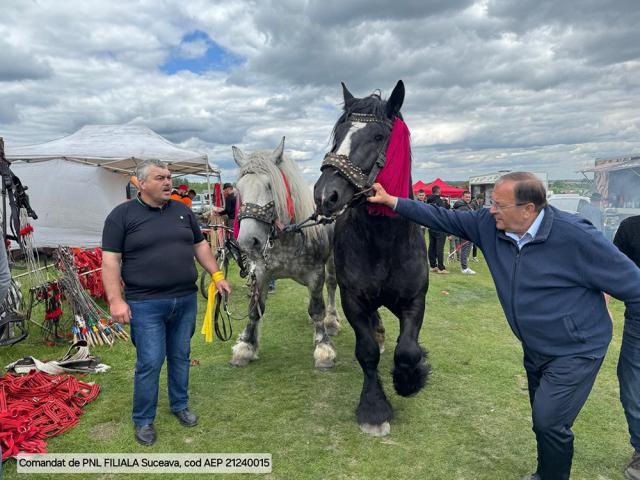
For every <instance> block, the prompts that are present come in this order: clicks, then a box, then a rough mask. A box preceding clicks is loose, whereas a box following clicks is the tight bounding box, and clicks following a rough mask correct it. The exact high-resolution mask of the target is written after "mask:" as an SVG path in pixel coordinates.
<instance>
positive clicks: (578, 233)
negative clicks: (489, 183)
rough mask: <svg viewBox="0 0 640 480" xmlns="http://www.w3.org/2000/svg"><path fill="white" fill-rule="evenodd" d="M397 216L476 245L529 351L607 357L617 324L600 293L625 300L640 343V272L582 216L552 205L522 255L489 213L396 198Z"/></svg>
mask: <svg viewBox="0 0 640 480" xmlns="http://www.w3.org/2000/svg"><path fill="white" fill-rule="evenodd" d="M396 212H398V213H399V214H400V215H402V216H404V217H406V218H408V219H410V220H413V221H414V222H417V223H419V224H422V225H426V226H427V227H429V228H435V229H438V230H443V231H445V232H449V233H452V234H454V235H457V236H459V237H463V238H467V239H469V240H471V241H472V242H473V243H475V244H476V245H478V247H479V248H480V249H481V250H482V253H483V254H484V257H485V259H486V261H487V265H488V266H489V270H490V271H491V275H492V276H493V281H494V282H495V285H496V290H497V292H498V298H499V299H500V303H501V304H502V308H503V309H504V313H505V315H506V317H507V320H508V322H509V325H510V326H511V329H512V330H513V333H514V334H515V335H516V336H517V337H518V339H519V340H520V341H521V342H522V344H523V347H524V348H526V349H530V350H533V351H535V352H538V353H541V354H543V355H549V356H565V355H588V356H592V355H593V356H596V357H602V356H604V355H605V353H606V351H607V347H608V345H609V342H610V341H611V331H612V325H611V320H610V318H609V314H608V312H607V307H606V305H605V302H604V297H603V295H602V292H607V293H609V294H610V295H612V296H613V297H615V298H617V299H619V300H622V301H624V302H625V305H626V311H625V320H626V321H625V332H629V334H631V335H633V336H635V337H640V269H639V268H638V267H637V266H636V265H635V264H634V263H633V262H632V261H631V260H629V258H627V257H626V256H625V255H624V254H622V253H621V252H620V251H619V250H618V249H617V248H616V247H615V246H614V245H613V244H612V243H611V242H609V241H608V240H607V239H605V238H604V236H603V235H602V234H601V233H600V232H598V231H597V230H596V229H595V228H594V227H593V226H592V225H591V224H590V223H589V222H587V221H586V220H584V219H582V218H580V217H578V216H577V215H572V214H569V213H566V212H562V211H560V210H558V209H556V208H554V207H552V206H547V207H546V208H545V215H544V218H543V220H542V224H541V225H540V229H539V230H538V233H537V235H536V237H535V239H534V240H532V241H531V242H529V243H528V244H526V245H525V246H523V247H522V249H521V250H518V247H517V246H516V243H515V241H514V240H513V239H511V238H509V237H508V236H506V235H505V233H504V231H502V230H498V229H497V228H496V222H495V220H494V218H493V216H492V215H491V214H490V212H489V209H486V208H484V209H481V210H477V211H472V212H461V211H456V210H445V209H443V208H438V207H434V206H432V205H427V204H424V203H422V202H416V201H413V200H408V199H398V204H397V206H396Z"/></svg>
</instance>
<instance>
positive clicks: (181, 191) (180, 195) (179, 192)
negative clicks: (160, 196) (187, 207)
mask: <svg viewBox="0 0 640 480" xmlns="http://www.w3.org/2000/svg"><path fill="white" fill-rule="evenodd" d="M188 189H189V187H187V186H186V185H184V184H183V185H178V187H177V188H175V189H174V190H173V191H172V192H171V200H176V201H178V202H182V203H184V201H183V199H184V197H186V196H187V190H188Z"/></svg>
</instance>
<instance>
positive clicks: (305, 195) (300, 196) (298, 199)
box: [238, 150, 328, 242]
mask: <svg viewBox="0 0 640 480" xmlns="http://www.w3.org/2000/svg"><path fill="white" fill-rule="evenodd" d="M272 157H273V152H271V151H268V150H263V151H257V152H253V153H252V154H250V155H249V157H248V159H247V162H246V163H244V164H243V165H242V166H241V167H240V176H239V177H238V180H240V179H241V178H242V177H243V176H245V175H247V174H251V173H255V174H261V175H265V176H266V177H267V178H268V179H269V183H270V184H271V188H272V193H273V200H274V202H275V204H276V205H275V207H276V213H277V214H278V218H280V219H281V220H282V221H284V220H285V219H288V218H289V213H288V211H287V188H286V186H285V184H284V180H283V177H282V174H283V173H284V175H285V176H286V177H287V182H288V184H289V191H290V193H291V198H292V200H293V209H294V218H293V222H301V221H303V220H305V219H306V218H307V217H309V216H310V215H311V214H312V213H313V211H314V209H315V204H314V202H313V194H312V193H311V191H310V190H309V187H308V186H307V184H306V183H305V181H304V178H303V177H302V174H301V172H300V169H299V168H298V166H297V165H296V164H295V162H293V161H292V160H291V159H290V158H289V157H288V156H287V155H283V158H282V161H281V162H280V164H279V165H278V166H276V164H275V163H273V160H272ZM303 234H304V236H305V238H306V239H307V240H309V241H312V242H318V241H322V239H320V237H321V236H324V240H325V241H328V238H327V237H326V235H327V233H326V229H325V228H321V227H319V226H314V227H310V228H306V229H305V230H304V232H303Z"/></svg>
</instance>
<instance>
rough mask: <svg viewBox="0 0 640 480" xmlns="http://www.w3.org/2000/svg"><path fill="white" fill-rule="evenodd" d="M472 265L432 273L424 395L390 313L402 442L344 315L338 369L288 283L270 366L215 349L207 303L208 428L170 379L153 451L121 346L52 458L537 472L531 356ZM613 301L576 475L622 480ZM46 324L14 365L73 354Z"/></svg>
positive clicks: (266, 349)
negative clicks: (173, 391) (374, 402)
mask: <svg viewBox="0 0 640 480" xmlns="http://www.w3.org/2000/svg"><path fill="white" fill-rule="evenodd" d="M472 268H474V269H476V270H477V271H478V275H476V276H475V277H468V276H464V275H461V274H460V273H459V269H458V268H456V266H455V264H454V265H452V266H451V270H452V274H451V275H446V276H445V275H432V276H431V285H430V288H429V294H428V302H427V312H426V314H425V322H424V326H423V329H422V333H421V342H422V344H423V345H424V346H425V347H426V348H427V349H428V350H429V356H430V362H431V364H432V366H433V374H432V376H431V378H430V380H429V383H428V384H427V386H426V388H425V389H424V390H422V391H421V392H420V393H419V394H418V395H417V396H415V397H413V398H402V397H399V396H398V395H396V394H395V392H394V391H393V387H392V382H391V378H390V373H389V372H390V370H391V367H392V357H393V348H394V346H395V345H394V344H395V338H396V336H397V332H398V322H397V320H396V319H395V317H393V316H392V315H391V314H390V313H389V312H388V311H386V310H384V311H382V316H383V319H384V321H385V327H386V329H387V342H386V346H387V351H386V352H385V353H384V354H383V355H382V359H381V362H380V374H381V377H382V379H383V382H384V384H385V386H386V392H387V395H388V396H389V399H390V401H391V403H392V404H393V406H394V409H395V412H396V418H395V419H394V420H393V422H392V424H391V435H390V436H389V437H386V438H383V439H380V438H371V437H368V436H366V435H364V434H362V433H360V430H359V429H358V426H357V424H356V422H355V414H354V411H355V407H356V403H357V401H358V398H359V395H360V389H361V386H362V374H361V370H360V367H359V366H358V364H357V362H356V360H355V358H354V355H353V350H354V335H353V332H352V330H351V328H350V327H349V326H348V324H347V323H346V320H344V317H342V319H343V329H342V331H341V332H340V333H339V334H338V336H337V337H336V338H335V340H334V341H335V345H336V348H337V352H338V358H337V363H336V366H335V368H333V369H332V370H330V371H317V370H315V369H314V368H313V358H312V350H313V348H312V347H313V340H312V339H313V336H312V328H311V326H310V324H309V323H308V320H307V314H306V309H307V303H306V302H307V299H308V294H307V291H306V289H304V288H303V287H300V286H299V285H297V284H295V283H294V282H293V281H288V280H281V281H278V287H277V291H276V292H275V293H274V294H273V295H271V296H270V298H269V302H268V305H267V313H266V317H265V319H264V326H263V329H262V336H261V339H262V343H261V351H260V359H259V360H258V361H256V362H253V363H252V364H250V365H249V366H248V367H246V368H233V367H230V366H229V365H228V363H227V362H228V360H229V357H230V348H231V346H232V342H227V343H222V342H220V341H219V340H217V339H216V340H214V342H213V343H211V344H206V343H205V342H204V340H203V339H202V336H201V335H200V333H199V331H200V325H201V322H202V317H203V315H204V307H205V303H204V301H202V300H200V310H199V313H198V327H197V330H196V335H195V336H194V338H193V341H192V358H194V359H198V360H199V361H200V365H199V366H196V367H193V368H192V370H191V380H190V382H191V383H190V385H191V386H190V391H191V407H192V409H193V410H194V411H195V412H197V413H198V414H199V416H200V422H199V424H198V426H197V427H195V428H192V429H187V428H183V427H181V426H180V425H179V424H178V422H177V420H176V419H175V418H174V417H173V416H172V415H171V414H170V413H169V409H168V402H167V394H166V376H165V373H164V371H163V374H162V377H161V390H160V398H159V404H158V415H157V419H156V428H157V430H158V435H159V438H158V442H157V443H156V445H154V446H153V447H151V448H145V447H142V446H139V445H138V444H137V443H136V442H135V441H134V438H133V427H132V424H131V420H130V414H131V396H132V380H133V369H134V363H135V351H134V349H133V347H132V346H131V345H130V344H126V343H124V342H120V343H119V344H117V345H116V346H114V348H113V349H111V350H109V349H108V348H104V347H102V348H96V349H95V350H94V351H93V353H94V354H97V355H99V356H101V357H102V359H103V361H104V362H105V363H107V364H109V365H111V366H112V370H111V371H110V372H108V373H106V374H102V375H92V376H89V377H87V378H89V379H90V380H92V381H96V382H98V383H100V385H101V387H102V392H101V394H100V396H99V397H98V399H97V400H96V401H94V402H93V403H92V404H90V405H89V406H87V407H86V408H85V413H84V414H83V416H82V418H81V421H80V423H79V424H78V426H76V427H75V428H74V429H73V430H71V431H69V432H67V433H65V434H63V435H61V436H59V437H56V438H53V439H51V440H50V441H49V446H48V448H49V452H52V453H53V452H55V453H63V452H65V453H70V452H120V453H146V452H153V453H162V452H173V453H190V452H199V453H216V452H268V453H272V454H273V472H272V473H271V474H269V475H265V476H264V477H265V478H267V479H405V478H421V479H422V478H424V479H443V480H445V479H446V480H449V479H455V480H476V479H487V480H496V479H505V480H508V479H518V478H520V477H521V476H523V475H525V474H527V473H531V471H533V470H534V468H535V455H536V454H535V440H534V435H533V433H532V432H531V427H530V408H529V401H528V397H527V392H526V380H525V376H524V370H523V367H522V351H521V347H520V345H519V344H518V342H517V341H516V339H515V337H514V336H513V334H512V333H511V331H510V330H509V328H508V326H507V323H506V320H505V319H504V315H503V313H502V310H501V308H500V305H499V303H498V300H497V297H496V294H495V289H494V286H493V283H492V281H491V278H490V276H489V273H488V270H487V268H486V265H485V264H484V263H480V264H473V265H472ZM230 278H231V280H232V282H233V288H234V294H233V298H232V308H233V310H234V311H235V312H237V314H238V316H241V315H242V314H243V313H244V311H245V309H246V303H247V299H246V295H245V292H246V290H245V288H244V282H243V281H242V280H240V279H239V277H238V276H237V273H236V270H232V274H231V275H230ZM444 292H447V293H448V294H445V293H444ZM611 307H612V310H613V312H614V316H615V335H614V340H613V343H612V345H611V347H610V349H609V353H608V355H607V358H606V361H605V363H604V365H603V367H602V370H601V372H600V375H599V376H598V379H597V381H596V384H595V387H594V389H593V392H592V393H591V396H590V398H589V400H588V402H587V404H586V406H585V408H584V409H583V410H582V412H581V414H580V415H579V417H578V420H577V422H576V424H575V426H574V432H575V434H576V442H575V457H574V467H573V475H572V478H573V479H585V480H586V479H589V480H591V479H620V478H622V470H623V468H624V465H625V463H626V461H627V460H628V458H629V456H630V454H631V448H630V446H629V443H628V434H627V428H626V422H625V420H624V416H623V413H622V408H621V406H620V403H619V401H618V384H617V379H616V375H615V367H616V363H617V356H618V353H619V345H620V338H621V327H622V319H623V311H624V306H623V305H622V304H621V303H620V302H617V301H615V300H612V304H611ZM243 326H244V321H242V322H234V329H235V331H234V339H235V336H236V335H237V334H238V333H239V332H240V330H241V329H242V328H243ZM37 330H38V329H37V328H33V331H32V334H31V335H30V336H29V338H28V339H27V340H26V341H24V342H22V343H20V344H18V345H16V346H14V347H10V348H8V347H5V348H2V349H0V364H1V365H3V366H4V365H6V364H7V363H9V362H10V361H13V360H15V359H17V358H20V357H22V356H25V355H34V356H36V357H37V358H40V359H49V358H56V357H59V356H60V355H62V353H64V349H65V348H66V347H56V348H51V347H47V346H43V345H42V343H41V341H40V339H39V337H38V333H39V332H37ZM4 468H5V475H6V477H5V478H20V477H21V475H18V474H16V470H15V469H16V466H15V461H14V460H10V461H9V462H7V463H5V465H4ZM147 477H149V478H157V477H156V476H154V475H147ZM172 477H184V478H188V479H194V478H205V476H204V475H177V476H176V475H172ZM25 478H26V476H25ZM29 478H33V479H45V478H52V479H54V478H56V479H57V478H61V476H60V475H57V476H56V475H30V476H29ZM72 478H101V479H108V478H117V479H127V478H136V479H140V478H145V476H144V475H86V474H85V475H84V476H83V475H80V474H78V475H74V476H73V477H72ZM206 478H208V476H207V477H206ZM224 478H229V479H233V478H246V475H226V476H225V477H224Z"/></svg>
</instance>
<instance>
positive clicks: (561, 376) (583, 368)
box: [524, 349, 603, 480]
mask: <svg viewBox="0 0 640 480" xmlns="http://www.w3.org/2000/svg"><path fill="white" fill-rule="evenodd" d="M602 360H603V359H602V358H595V357H586V356H582V357H580V356H575V357H547V356H545V355H540V354H538V353H535V352H532V351H530V350H527V349H525V352H524V368H525V370H526V371H527V380H528V382H529V400H530V401H531V411H532V419H533V431H534V433H535V434H536V440H537V445H538V470H537V472H538V475H540V478H541V479H542V480H569V474H570V472H571V461H572V459H573V432H572V431H571V427H572V426H573V422H574V421H575V419H576V417H577V416H578V413H579V412H580V410H581V409H582V407H583V405H584V403H585V402H586V401H587V397H588V396H589V392H591V388H592V387H593V383H594V382H595V379H596V375H597V374H598V371H599V370H600V366H601V365H602Z"/></svg>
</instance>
